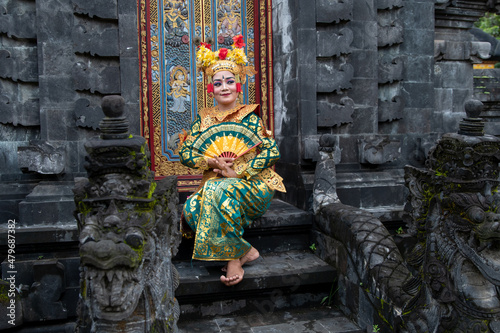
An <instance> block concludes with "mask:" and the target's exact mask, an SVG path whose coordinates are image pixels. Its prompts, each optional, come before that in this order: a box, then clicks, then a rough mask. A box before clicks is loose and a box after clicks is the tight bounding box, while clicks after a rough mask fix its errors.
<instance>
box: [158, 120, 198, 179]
mask: <svg viewBox="0 0 500 333" xmlns="http://www.w3.org/2000/svg"><path fill="white" fill-rule="evenodd" d="M160 142H161V129H160V127H156V128H155V129H154V143H153V147H154V153H155V175H156V176H170V175H178V176H179V175H198V174H201V173H199V171H198V170H196V169H191V168H188V167H187V166H184V165H182V164H181V163H179V162H172V161H169V160H168V159H167V158H166V157H165V156H163V154H162V151H161V150H162V149H161V143H160Z"/></svg>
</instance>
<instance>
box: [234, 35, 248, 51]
mask: <svg viewBox="0 0 500 333" xmlns="http://www.w3.org/2000/svg"><path fill="white" fill-rule="evenodd" d="M233 42H234V46H235V47H237V48H239V49H241V48H244V47H245V45H246V44H245V42H244V41H243V36H242V35H238V36H234V37H233Z"/></svg>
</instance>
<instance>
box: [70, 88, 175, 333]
mask: <svg viewBox="0 0 500 333" xmlns="http://www.w3.org/2000/svg"><path fill="white" fill-rule="evenodd" d="M123 106H124V102H123V99H122V98H121V97H119V96H107V97H105V98H104V99H103V103H102V109H103V111H104V113H105V115H106V117H105V118H104V119H103V120H102V121H101V123H100V128H101V131H102V132H101V138H100V139H97V140H92V141H90V142H88V143H87V144H86V145H85V148H86V150H87V153H88V156H87V158H86V161H87V163H86V169H87V172H88V176H89V178H88V179H86V178H81V179H79V180H77V181H76V186H75V189H74V192H75V203H76V206H77V211H76V217H77V219H78V224H79V230H80V236H79V240H80V257H81V299H80V306H79V307H80V311H79V325H78V327H79V332H107V333H110V332H153V331H154V332H174V331H177V326H176V323H177V319H178V316H179V306H178V303H177V301H176V300H175V298H174V291H175V288H176V287H177V285H178V276H177V271H176V270H175V268H174V267H173V265H172V264H171V258H172V256H173V255H174V254H175V253H174V252H176V251H177V247H178V244H179V242H180V236H179V231H178V228H177V227H176V226H175V221H177V213H176V212H177V209H176V206H177V202H178V199H177V191H176V187H175V186H176V185H175V184H176V179H175V177H169V178H164V179H162V180H161V181H158V182H155V181H154V173H153V172H152V171H150V160H149V150H148V147H147V144H146V141H145V139H144V138H142V137H139V136H133V135H130V134H129V132H128V121H127V119H126V118H125V117H124V116H123Z"/></svg>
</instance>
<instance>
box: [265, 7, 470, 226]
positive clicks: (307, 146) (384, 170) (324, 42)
mask: <svg viewBox="0 0 500 333" xmlns="http://www.w3.org/2000/svg"><path fill="white" fill-rule="evenodd" d="M273 7H274V8H273V35H274V64H275V101H276V105H275V108H276V115H277V118H276V122H275V124H276V136H277V140H278V142H279V145H280V150H281V152H282V155H283V156H284V158H283V159H282V160H281V161H280V163H279V164H278V166H277V169H278V171H279V172H280V173H282V174H283V175H284V178H285V180H286V181H287V184H286V185H287V188H288V187H290V188H291V190H290V191H288V193H287V195H286V200H287V201H289V202H292V203H294V204H296V205H297V206H299V207H302V208H305V209H308V208H309V207H310V200H309V198H310V195H311V189H312V182H313V179H314V177H313V172H314V165H315V163H316V161H317V159H318V149H317V148H318V140H319V137H320V136H321V135H322V134H325V133H330V134H334V135H335V137H336V140H337V142H336V145H337V146H338V147H339V149H340V151H341V153H340V156H338V158H337V163H338V165H337V192H338V195H339V198H340V200H341V201H342V202H343V203H346V204H349V205H354V206H356V207H362V208H367V209H373V210H377V211H378V212H375V213H376V214H377V216H378V217H382V216H385V217H387V218H388V219H396V220H399V219H400V215H401V209H402V206H403V202H404V197H405V190H404V186H403V179H402V167H403V166H404V165H406V164H412V165H417V166H418V165H421V164H422V163H423V161H424V158H425V155H426V153H427V150H428V148H429V147H430V143H431V142H433V140H434V139H435V138H436V136H437V134H436V133H435V132H436V131H437V130H436V129H440V128H441V127H440V126H439V125H436V124H435V122H436V120H435V119H434V118H435V117H434V115H433V113H434V110H435V97H434V94H435V89H434V88H435V82H434V21H433V17H434V3H433V2H431V1H402V0H399V1H398V0H392V1H369V2H358V1H343V2H341V3H335V4H332V3H331V2H330V1H323V0H317V1H315V2H313V3H312V2H305V1H293V0H279V1H274V2H273ZM299 13H300V15H299ZM464 84H466V83H464ZM381 193H383V194H384V195H380V194H381ZM382 206H383V207H386V208H383V207H382ZM398 211H399V213H398Z"/></svg>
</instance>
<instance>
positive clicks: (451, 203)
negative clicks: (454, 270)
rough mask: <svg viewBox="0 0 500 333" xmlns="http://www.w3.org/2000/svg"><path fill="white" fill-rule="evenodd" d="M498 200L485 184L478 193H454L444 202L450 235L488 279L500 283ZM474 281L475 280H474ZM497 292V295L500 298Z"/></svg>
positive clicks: (496, 283)
mask: <svg viewBox="0 0 500 333" xmlns="http://www.w3.org/2000/svg"><path fill="white" fill-rule="evenodd" d="M497 205H498V202H497V200H496V198H495V196H494V195H493V193H492V191H491V185H489V184H486V186H485V190H484V191H483V192H482V193H481V192H476V193H453V194H451V195H450V196H449V198H448V199H446V200H445V201H444V203H443V207H444V208H447V209H449V212H450V216H449V218H447V219H446V223H447V225H448V228H447V230H449V233H450V236H451V238H452V239H453V240H454V241H455V242H456V244H457V245H458V249H459V251H460V253H461V254H462V255H463V256H464V257H466V258H468V259H469V260H470V261H471V262H472V263H473V265H474V266H475V267H476V269H477V270H478V272H481V273H482V274H483V275H484V277H485V278H486V280H488V282H489V283H491V284H494V285H497V286H499V285H500V274H499V272H500V214H499V213H497V207H498V206H497ZM471 282H472V281H471ZM498 296H499V295H498V294H497V293H495V296H494V297H496V298H497V299H498Z"/></svg>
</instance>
